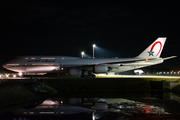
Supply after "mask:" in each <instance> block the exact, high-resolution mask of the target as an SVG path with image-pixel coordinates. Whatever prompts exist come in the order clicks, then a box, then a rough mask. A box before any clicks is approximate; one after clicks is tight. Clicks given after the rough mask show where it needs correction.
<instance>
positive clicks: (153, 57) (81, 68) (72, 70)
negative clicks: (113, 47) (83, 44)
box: [3, 37, 176, 77]
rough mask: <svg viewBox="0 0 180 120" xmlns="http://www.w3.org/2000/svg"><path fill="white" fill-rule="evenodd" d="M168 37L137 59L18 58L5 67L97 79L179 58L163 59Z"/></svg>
mask: <svg viewBox="0 0 180 120" xmlns="http://www.w3.org/2000/svg"><path fill="white" fill-rule="evenodd" d="M165 41H166V37H159V38H158V39H157V40H155V41H154V42H153V43H152V44H151V45H150V46H149V47H148V48H146V49H145V50H144V51H143V52H142V53H141V54H139V55H138V56H137V57H134V58H105V59H104V58H80V57H70V56H17V57H16V58H15V59H13V60H11V61H9V62H7V63H5V64H4V65H3V67H4V68H6V69H8V70H11V71H15V72H19V73H49V72H65V73H69V75H79V76H81V77H96V76H95V74H97V73H107V72H109V71H112V72H124V71H129V70H133V69H137V68H142V67H147V66H151V65H156V64H160V63H163V61H164V60H167V59H171V58H174V57H176V56H171V57H166V58H161V57H160V55H161V52H162V50H163V47H164V44H165Z"/></svg>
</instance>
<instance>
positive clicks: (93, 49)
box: [93, 44, 96, 58]
mask: <svg viewBox="0 0 180 120" xmlns="http://www.w3.org/2000/svg"><path fill="white" fill-rule="evenodd" d="M95 47H96V45H95V44H93V58H94V48H95Z"/></svg>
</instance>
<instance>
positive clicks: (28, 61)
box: [3, 56, 163, 73]
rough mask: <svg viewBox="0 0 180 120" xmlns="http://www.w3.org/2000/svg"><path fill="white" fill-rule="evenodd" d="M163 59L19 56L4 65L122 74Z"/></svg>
mask: <svg viewBox="0 0 180 120" xmlns="http://www.w3.org/2000/svg"><path fill="white" fill-rule="evenodd" d="M162 62H163V59H162V58H156V59H150V60H146V59H145V58H138V57H135V58H106V59H103V58H99V59H97V58H79V57H67V56H18V57H16V58H15V59H13V60H12V61H9V62H7V63H5V64H4V65H3V67H4V68H6V69H8V70H12V71H15V72H25V73H30V72H52V71H59V72H63V71H66V70H67V71H68V69H70V68H79V69H83V70H86V69H88V70H91V69H93V66H107V67H108V68H111V69H109V71H114V72H122V71H128V70H132V69H136V68H142V67H146V66H150V65H155V64H160V63H162Z"/></svg>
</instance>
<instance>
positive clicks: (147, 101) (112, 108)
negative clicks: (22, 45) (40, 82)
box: [0, 90, 180, 120]
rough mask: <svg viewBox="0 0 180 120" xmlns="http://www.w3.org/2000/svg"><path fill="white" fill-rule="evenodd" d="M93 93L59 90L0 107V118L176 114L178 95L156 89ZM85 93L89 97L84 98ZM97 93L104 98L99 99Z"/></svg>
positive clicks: (88, 119)
mask: <svg viewBox="0 0 180 120" xmlns="http://www.w3.org/2000/svg"><path fill="white" fill-rule="evenodd" d="M92 91H93V90H92ZM96 92H97V91H96ZM116 92H118V91H116ZM93 93H94V92H77V91H74V92H71V93H69V92H66V93H63V94H66V95H63V94H62V93H61V92H59V93H57V94H56V95H53V96H51V97H49V98H46V99H44V100H36V101H33V102H30V103H29V104H26V105H25V106H23V107H21V108H17V109H13V110H12V111H8V110H7V109H6V110H5V111H3V110H1V112H0V115H1V116H2V117H0V118H1V119H16V120H18V119H19V120H20V119H23V120H31V119H33V120H34V119H38V120H39V119H66V120H72V119H73V120H104V119H106V120H121V119H127V118H133V117H135V116H138V115H147V114H153V115H157V116H158V115H166V114H177V113H180V109H179V108H180V104H179V101H178V99H179V97H178V96H177V95H176V94H174V93H158V94H154V93H156V92H151V93H147V95H144V94H141V93H139V94H138V93H133V95H132V94H130V93H129V92H118V93H116V94H118V95H117V96H114V97H112V96H111V92H107V93H103V92H99V93H98V94H96V95H99V96H96V97H95V96H94V97H92V95H91V94H93ZM100 93H101V94H102V95H101V94H100ZM87 94H89V96H90V97H87V96H88V95H87ZM112 94H113V93H112ZM67 96H69V97H67ZM71 96H73V98H72V97H71ZM101 96H106V97H103V98H102V97H101ZM123 96H125V97H123ZM128 96H129V97H128ZM159 96H160V97H159Z"/></svg>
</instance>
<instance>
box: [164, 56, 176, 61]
mask: <svg viewBox="0 0 180 120" xmlns="http://www.w3.org/2000/svg"><path fill="white" fill-rule="evenodd" d="M175 57H177V56H171V57H166V58H163V60H167V59H171V58H175Z"/></svg>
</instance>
